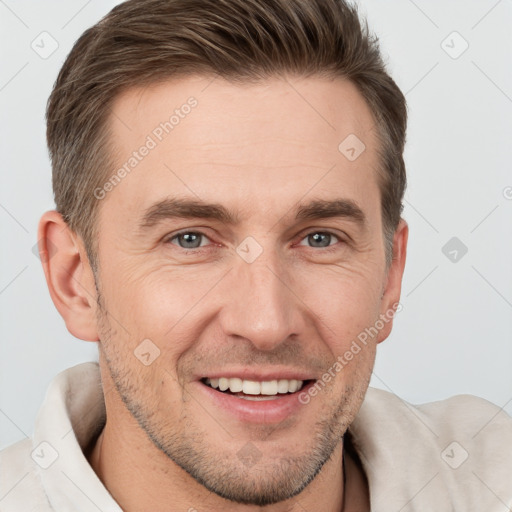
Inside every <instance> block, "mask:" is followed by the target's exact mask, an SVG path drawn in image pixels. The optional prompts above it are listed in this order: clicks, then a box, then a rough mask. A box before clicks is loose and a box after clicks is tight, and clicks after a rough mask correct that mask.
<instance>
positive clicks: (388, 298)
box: [377, 219, 409, 343]
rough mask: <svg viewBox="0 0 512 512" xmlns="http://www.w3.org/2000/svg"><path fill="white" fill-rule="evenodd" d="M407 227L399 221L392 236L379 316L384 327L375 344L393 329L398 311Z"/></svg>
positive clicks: (405, 252)
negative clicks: (394, 317) (391, 252)
mask: <svg viewBox="0 0 512 512" xmlns="http://www.w3.org/2000/svg"><path fill="white" fill-rule="evenodd" d="M408 237H409V226H408V225H407V222H405V220H404V219H400V222H399V224H398V227H397V229H396V231H395V234H394V236H393V259H392V261H391V264H390V265H389V269H388V271H387V279H386V282H385V285H384V288H383V295H382V299H381V307H380V314H381V319H382V320H383V323H384V327H383V328H382V329H380V330H379V334H378V336H377V343H380V342H382V341H384V340H385V339H386V338H387V337H388V336H389V334H390V332H391V329H392V327H393V314H394V313H393V312H396V311H397V310H398V311H400V310H401V308H402V306H401V305H400V304H399V301H400V294H401V291H402V277H403V275H404V268H405V259H406V256H407V239H408Z"/></svg>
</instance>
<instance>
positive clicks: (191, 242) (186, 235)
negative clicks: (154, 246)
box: [166, 231, 209, 249]
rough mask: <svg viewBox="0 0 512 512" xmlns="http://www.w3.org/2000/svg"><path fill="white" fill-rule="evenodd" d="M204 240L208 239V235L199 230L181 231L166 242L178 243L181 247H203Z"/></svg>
mask: <svg viewBox="0 0 512 512" xmlns="http://www.w3.org/2000/svg"><path fill="white" fill-rule="evenodd" d="M204 240H209V239H208V237H207V236H206V235H205V234H203V233H201V232H199V231H183V232H181V233H178V234H176V235H174V236H172V237H171V238H168V239H167V240H166V243H171V244H174V245H178V246H179V247H181V248H182V249H197V248H199V247H203V246H204V245H207V244H204V243H202V242H203V241H204Z"/></svg>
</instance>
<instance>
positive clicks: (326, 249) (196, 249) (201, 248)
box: [164, 230, 345, 254]
mask: <svg viewBox="0 0 512 512" xmlns="http://www.w3.org/2000/svg"><path fill="white" fill-rule="evenodd" d="M187 234H192V235H200V236H202V237H204V238H206V239H208V240H210V238H209V237H208V235H206V234H205V233H203V232H202V231H191V230H187V231H180V232H179V233H176V234H174V235H172V236H171V237H169V238H167V239H165V240H164V243H166V244H169V243H170V244H172V241H173V240H176V239H177V238H178V237H180V236H182V235H187ZM314 234H321V235H330V236H332V237H334V238H336V239H337V240H338V243H345V240H343V239H342V238H341V237H340V236H339V235H337V234H335V233H333V232H331V231H321V230H313V231H309V232H308V233H305V234H304V235H303V236H302V238H301V239H300V241H302V240H304V239H305V238H307V237H308V236H310V235H314ZM172 245H175V246H176V247H177V248H178V249H180V250H182V251H184V252H186V253H190V252H193V253H195V254H202V253H203V252H204V251H206V250H208V247H209V246H199V247H191V248H188V249H187V248H185V247H180V246H179V245H178V244H172ZM337 245H338V244H337V243H335V244H332V245H328V246H327V247H311V246H305V247H309V249H323V251H324V252H332V251H336V250H338V247H337Z"/></svg>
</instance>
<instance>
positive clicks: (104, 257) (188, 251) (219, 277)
mask: <svg viewBox="0 0 512 512" xmlns="http://www.w3.org/2000/svg"><path fill="white" fill-rule="evenodd" d="M190 96H193V97H194V98H196V99H197V102H198V104H197V106H196V107H195V108H194V109H192V111H191V112H190V114H188V115H187V116H185V117H184V118H183V119H180V122H179V124H178V125H177V126H175V128H174V129H173V131H172V132H171V133H170V134H169V135H167V136H166V137H165V138H163V140H162V141H161V142H160V143H159V144H158V145H157V147H156V148H154V149H153V150H151V152H150V153H149V154H148V155H147V156H146V157H145V158H144V159H142V160H141V161H140V162H139V163H138V164H137V166H136V168H134V169H133V170H132V171H131V173H130V174H129V175H127V176H126V177H125V178H124V179H123V180H122V182H121V183H119V184H118V185H116V186H115V187H114V188H113V189H112V190H111V191H109V192H108V194H106V196H105V198H104V199H102V200H101V205H100V209H99V218H98V222H99V224H98V226H99V234H98V247H99V251H98V262H99V273H98V275H97V276H96V283H95V276H94V274H93V272H92V270H91V267H90V265H89V261H88V259H87V257H86V252H85V249H84V246H83V242H82V240H81V238H80V237H79V236H78V235H76V234H75V233H73V232H71V231H70V230H69V228H68V227H67V226H66V224H65V223H64V222H63V220H62V217H61V216H60V215H59V214H58V213H57V212H55V211H51V212H47V213H45V214H44V215H43V217H42V219H41V222H40V226H39V239H40V240H41V246H40V250H41V252H42V253H44V252H45V251H46V252H47V251H48V250H49V247H56V248H57V250H56V251H55V252H54V254H50V256H51V257H49V258H42V261H43V265H44V270H45V275H46V279H47V283H48V287H49V290H50V294H51V296H52V299H53V301H54V303H55V305H56V307H57V309H58V310H59V312H60V314H61V315H62V317H63V318H64V320H65V322H66V325H67V328H68V329H69V331H70V332H71V333H72V334H73V335H75V336H76V337H78V338H80V339H83V340H91V341H99V345H98V346H99V354H100V359H99V362H100V370H101V376H102V385H103V389H104V393H105V404H106V409H107V422H106V425H105V428H104V429H103V431H102V433H101V435H100V436H99V438H98V439H97V441H95V442H94V443H93V445H91V447H89V449H88V450H87V452H86V455H87V457H88V459H89V461H90V463H91V466H92V467H93V469H94V470H95V471H96V473H97V474H98V476H99V477H100V478H101V480H102V481H103V483H104V484H105V486H106V487H107V488H108V489H109V491H110V492H111V494H112V495H113V496H114V498H115V499H116V500H117V501H118V503H119V504H120V506H121V507H122V508H123V510H125V511H128V512H131V511H137V512H144V511H154V510H167V511H174V510H176V511H178V510H180V511H182V510H194V509H195V510H198V511H214V510H225V511H234V510H236V511H242V510H247V511H255V510H262V505H263V504H265V503H267V506H266V507H264V510H265V511H268V512H274V511H276V512H277V511H279V512H284V511H287V512H291V511H299V510H300V511H303V510H325V511H339V510H342V503H343V500H344V499H345V508H344V510H345V511H356V510H359V511H363V510H369V498H368V488H367V482H366V479H365V476H364V473H363V472H362V470H361V468H360V466H359V464H358V461H357V460H354V459H353V458H351V457H349V456H346V460H345V469H346V471H345V473H346V474H345V477H346V481H347V484H346V488H344V486H343V471H342V454H343V437H342V436H343V433H344V432H345V430H346V428H347V427H348V426H349V425H350V423H351V422H352V420H353V418H354V417H355V415H356V414H357V411H358V410H359V408H360V405H361V403H362V400H363V398H364V394H365V392H366V390H367V387H368V383H369V379H370V376H371V372H372V369H373V364H374V359H375V352H376V346H377V344H378V343H380V342H382V341H383V340H384V339H386V338H387V336H388V335H389V332H390V331H391V327H392V322H391V321H390V322H387V323H385V325H384V328H383V329H381V330H380V331H379V333H378V335H377V336H375V337H374V338H373V339H370V340H368V343H367V344H366V346H364V347H362V350H361V351H360V352H359V353H358V354H357V355H356V356H355V357H354V359H353V360H352V361H351V362H350V363H349V364H348V365H346V366H344V368H343V370H342V371H339V372H337V373H336V377H335V378H333V379H331V380H330V382H329V383H328V385H326V386H325V387H324V388H322V390H321V391H320V392H319V393H318V394H317V395H316V396H315V397H313V398H312V399H311V401H310V402H309V403H308V404H307V405H303V406H301V407H299V408H297V410H296V411H294V413H293V414H291V415H290V416H289V417H287V418H286V419H285V420H284V421H281V422H279V423H277V424H266V423H254V422H248V421H242V420H240V419H239V418H237V417H235V416H234V415H232V414H228V413H226V412H225V411H223V410H221V409H220V408H219V407H217V406H216V405H215V404H214V403H213V402H212V401H211V400H209V399H208V396H207V395H206V394H204V393H202V392H200V391H201V390H200V389H199V387H200V386H202V384H199V382H198V379H199V378H200V377H201V376H207V375H208V374H209V373H211V372H215V371H221V372H222V371H223V370H229V369H234V368H236V370H237V371H239V372H241V373H244V372H246V371H250V370H256V371H260V370H262V369H269V368H271V369H276V370H282V369H292V370H300V371H303V372H307V373H308V375H311V376H313V377H314V378H316V379H321V378H322V375H323V374H324V373H325V372H326V371H328V369H329V368H332V365H333V363H334V362H335V361H336V358H337V357H338V356H339V355H342V354H344V353H345V352H346V350H348V349H349V347H350V345H351V343H352V341H353V340H355V339H356V338H357V335H358V334H359V333H361V332H362V331H364V329H365V328H366V327H369V326H373V325H374V324H375V322H376V321H377V320H378V319H379V315H381V314H385V313H386V312H388V311H389V310H391V309H392V308H393V305H396V303H397V302H398V301H399V298H400V289H401V281H402V275H403V270H404V265H405V258H406V246H407V236H408V227H407V224H406V223H405V221H403V220H402V221H401V222H400V225H399V226H398V229H397V230H396V233H395V235H394V239H393V260H392V262H391V264H390V265H389V266H387V265H386V258H385V248H384V247H385V245H384V238H383V229H382V218H381V205H380V193H379V187H378V178H377V169H378V165H379V160H378V154H377V150H378V141H377V138H376V131H375V130H376V129H375V125H374V121H373V118H372V114H371V112H370V110H369V108H368V106H367V105H366V103H365V101H364V99H363V98H362V96H361V95H360V94H359V92H358V91H357V90H356V88H355V87H354V86H353V85H352V84H351V83H349V82H347V81H345V80H343V79H335V80H327V79H324V78H319V77H310V78H307V79H299V78H296V77H287V78H286V79H283V78H277V77H276V78H271V79H270V78H269V79H267V80H265V82H264V83H260V84H250V85H249V84H246V85H241V84H236V85H235V84H232V83H229V82H227V81H225V80H223V79H220V78H216V79H215V80H213V79H212V78H211V77H204V76H190V77H186V78H180V79H176V80H173V81H169V82H165V83H161V84H158V85H153V86H150V87H146V88H138V89H130V90H128V91H125V92H124V93H123V94H122V95H120V96H119V97H118V98H117V99H116V101H115V103H114V105H113V115H112V117H111V119H110V128H111V134H112V143H113V147H114V149H115V152H114V154H115V158H116V164H117V165H118V166H119V167H120V166H122V165H123V164H124V162H126V160H127V159H128V158H129V156H130V155H131V154H132V152H133V151H134V150H137V149H138V148H139V147H140V146H141V145H142V144H144V141H145V140H146V137H147V136H148V135H149V134H151V133H152V131H153V130H154V129H155V127H156V126H158V125H159V124H160V123H161V122H162V121H164V120H166V119H168V118H169V115H170V114H172V112H173V111H174V110H175V109H176V108H179V107H180V105H183V104H184V103H186V101H187V99H188V98H189V97H190ZM349 134H356V135H357V137H358V138H359V139H360V140H361V141H363V142H364V144H365V146H366V149H365V151H364V152H363V153H362V154H361V155H360V156H359V157H358V158H357V159H356V160H354V161H349V160H348V159H347V158H346V157H345V156H344V155H343V154H342V153H341V152H340V151H339V150H338V145H339V144H340V142H341V141H343V140H344V139H345V138H346V137H347V136H348V135H349ZM116 169H117V167H116ZM114 171H115V169H114V170H113V172H114ZM171 196H172V197H179V198H188V199H195V200H200V201H203V202H208V203H216V204H220V205H223V206H224V207H226V208H228V209H229V210H230V211H232V212H236V214H237V215H238V217H239V219H238V221H239V222H238V223H236V224H229V223H226V222H223V221H219V220H215V219H209V218H206V219H205V218H167V219H164V220H162V221H161V222H159V223H157V224H155V225H154V226H152V227H151V228H149V229H145V230H141V229H140V228H139V225H140V222H141V219H142V217H143V215H144V213H145V212H147V210H148V208H149V207H150V206H151V205H153V204H154V203H156V202H158V201H161V200H162V199H165V198H168V197H171ZM338 198H344V199H348V200H351V201H353V202H354V203H355V204H356V205H357V206H358V207H359V208H360V209H361V210H362V212H363V213H364V216H365V218H366V222H365V224H364V226H362V225H360V224H359V223H358V222H356V221H354V220H353V219H352V218H346V217H331V218H322V219H309V220H308V219H305V220H301V221H297V220H296V219H295V208H296V207H297V204H298V203H299V202H300V203H301V204H303V203H307V202H309V201H311V200H314V199H317V200H332V199H338ZM184 231H185V232H186V231H188V232H194V233H197V232H200V233H202V234H204V235H205V237H204V238H201V237H198V238H197V239H198V240H200V241H201V242H200V243H201V246H200V247H199V248H190V247H191V246H190V245H189V246H188V247H189V248H183V247H180V243H181V244H182V245H184V244H183V242H184V240H183V237H182V238H177V237H176V236H175V235H176V233H178V232H180V233H183V232H184ZM325 232H328V233H331V234H332V237H331V238H329V236H327V237H325V236H323V237H322V236H321V237H320V238H321V240H323V241H324V242H325V241H326V240H327V245H328V246H324V245H323V244H320V245H319V244H318V242H315V239H314V238H313V237H310V236H308V235H313V234H315V233H320V234H321V233H325ZM249 236H250V237H252V238H253V239H254V240H256V241H257V243H258V244H259V246H260V247H261V249H262V253H261V254H260V255H259V256H258V257H257V258H256V259H255V260H254V261H253V262H252V263H248V262H247V261H245V260H244V259H243V258H242V257H240V255H239V254H238V253H237V251H236V249H237V247H239V246H240V244H241V242H242V241H244V239H246V237H249ZM184 246H185V247H187V246H186V245H184ZM98 292H99V293H100V296H98ZM145 339H150V340H151V343H153V344H154V346H156V347H158V349H159V351H160V353H159V356H158V357H157V358H156V359H154V361H152V362H151V364H149V365H147V366H146V365H144V364H142V363H141V361H140V360H139V359H137V357H135V356H134V350H136V349H137V346H138V345H139V344H140V343H141V342H142V340H145ZM248 443H251V446H254V447H256V449H257V453H259V459H258V460H257V462H256V463H255V464H254V465H251V466H248V465H247V464H246V463H245V462H244V461H243V460H242V459H241V457H240V456H239V452H240V450H242V449H243V448H244V447H245V446H246V445H247V444H248ZM345 451H346V450H345ZM183 468H185V470H184V469H183ZM318 472H319V473H318ZM190 473H191V474H192V475H193V476H191V474H190ZM316 473H318V474H316ZM315 475H316V476H315ZM200 481H201V482H202V483H200ZM223 496H224V497H223ZM226 498H229V499H226ZM242 498H244V499H245V500H246V501H251V502H252V503H245V504H242V503H240V501H241V499H242ZM237 501H238V502H237ZM271 502H274V503H271ZM268 503H271V504H268Z"/></svg>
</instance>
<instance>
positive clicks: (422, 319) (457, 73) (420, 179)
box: [0, 0, 512, 448]
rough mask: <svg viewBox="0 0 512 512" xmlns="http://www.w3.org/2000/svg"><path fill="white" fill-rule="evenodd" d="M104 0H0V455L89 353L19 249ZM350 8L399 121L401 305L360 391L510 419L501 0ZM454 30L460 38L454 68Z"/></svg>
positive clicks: (510, 101)
mask: <svg viewBox="0 0 512 512" xmlns="http://www.w3.org/2000/svg"><path fill="white" fill-rule="evenodd" d="M117 3H118V2H116V1H105V0H102V1H101V2H100V1H98V0H89V1H69V0H60V1H59V0H51V1H49V0H48V1H44V2H41V1H39V2H36V1H34V0H33V1H17V2H15V1H14V0H0V38H1V44H0V109H1V113H2V118H1V123H0V130H1V136H0V155H1V164H0V167H1V172H2V186H1V187H0V223H1V244H0V247H1V265H0V269H1V274H0V315H1V332H0V344H1V345H0V448H2V447H4V446H7V445H9V444H11V443H13V442H15V441H17V440H19V439H22V438H23V437H25V436H26V435H30V434H31V432H32V427H33V422H34V418H35V415H36V412H37V409H38V408H39V406H40V404H41V401H42V399H43V397H44V393H45V390H46V387H47V385H48V383H49V382H50V380H51V379H52V377H54V376H55V374H56V373H58V372H59V371H61V370H63V369H65V368H67V367H69V366H72V365H75V364H78V363H80V362H82V361H87V360H94V359H97V347H96V344H94V343H87V342H83V341H79V340H77V339H75V338H74V337H72V336H71V335H70V334H69V333H68V332H67V330H66V328H65V325H64V323H63V321H62V319H61V318H60V316H59V315H58V313H57V311H56V310H55V308H54V306H53V303H52V302H51V299H50V296H49V294H48V291H47V288H46V284H45V281H44V276H43V272H42V268H41V265H40V262H39V260H38V258H37V257H36V256H35V255H34V253H33V252H32V251H33V247H34V245H35V243H36V229H37V222H38V220H39V217H40V215H41V213H42V212H43V211H45V210H47V209H51V208H53V199H52V192H51V172H50V164H49V160H48V156H47V152H46V146H45V125H44V109H45V105H46V100H47V98H48V95H49V93H50V90H51V87H52V84H53V82H54V80H55V78H56V76H57V73H58V70H59V69H60V67H61V65H62V63H63V61H64V59H65V57H66V55H67V53H68V52H69V50H70V49H71V46H72V44H73V42H74V41H75V40H76V39H77V38H78V36H79V35H80V34H81V33H82V32H83V31H84V30H85V29H86V28H87V27H89V26H90V25H92V24H93V23H95V22H96V21H97V20H98V19H99V18H100V17H101V16H103V15H104V14H105V13H106V12H107V11H108V10H110V8H111V7H113V6H114V5H115V4H117ZM359 3H360V6H361V11H362V12H363V13H367V15H368V20H369V24H370V26H371V27H372V29H373V30H374V31H375V32H376V33H377V34H378V35H379V37H380V41H381V45H382V49H383V53H384V55H385V57H386V60H387V62H388V65H389V69H390V72H391V74H392V76H393V77H394V78H395V80H396V81H397V83H398V85H399V86H400V87H401V88H402V90H403V91H404V93H405V94H406V97H407V100H408V104H409V113H410V124H409V132H408V144H407V150H406V163H407V167H408V173H409V188H408V191H407V193H406V197H405V205H406V207H405V212H404V217H405V219H406V220H407V221H408V223H409V226H410V241H409V253H408V261H407V265H406V271H405V277H404V282H403V295H402V304H403V307H404V309H403V311H402V312H401V313H400V314H399V315H398V316H397V318H396V322H395V327H394V331H393V333H392V335H391V336H390V337H389V338H388V340H386V341H385V342H384V343H383V344H381V345H380V346H379V349H378V354H377V364H376V367H375V372H374V376H373V380H372V385H373V386H376V387H380V388H383V389H387V390H390V391H393V392H394V393H396V394H398V395H399V396H401V397H402V398H404V399H405V400H407V401H409V402H413V403H420V402H426V401H433V400H439V399H442V398H445V397H447V396H450V395H453V394H459V393H471V394H474V395H478V396H481V397H484V398H487V399H488V400H491V401H492V402H494V403H496V404H498V405H499V406H500V407H504V408H505V410H507V411H508V412H509V413H512V371H511V366H512V365H511V363H512V172H511V161H512V68H511V63H512V59H511V53H512V52H511V50H512V39H511V30H510V27H512V2H511V1H510V0H500V1H496V0H478V1H476V0H474V1H467V0H457V1H454V0H450V1H446V0H428V1H427V0H416V1H414V2H413V1H412V0H393V1H386V2H383V1H382V0H364V1H361V2H359ZM43 31H46V32H48V33H49V34H51V37H52V38H54V39H55V40H56V41H57V43H58V49H57V50H56V51H55V52H54V53H53V54H52V55H50V56H49V57H48V58H46V59H43V58H41V57H40V56H39V55H38V54H37V53H36V52H35V51H34V50H33V49H32V47H31V43H32V42H33V41H35V43H34V44H39V46H40V47H41V46H43V44H44V47H45V48H46V50H48V49H50V48H51V46H50V40H49V39H48V36H40V34H41V33H42V32H43ZM454 31H456V32H458V33H459V34H460V36H461V37H462V38H463V39H464V40H465V41H467V43H468V44H469V47H468V49H467V50H466V51H465V52H464V53H462V54H461V55H460V56H458V58H453V56H456V55H457V54H458V53H459V52H460V51H461V50H462V49H463V47H464V46H463V44H464V41H463V40H462V39H461V38H460V37H459V36H457V35H453V34H452V33H453V32H454ZM41 38H46V39H45V40H42V39H41ZM443 41H445V42H444V43H443ZM445 50H447V51H448V52H450V53H451V54H452V56H450V55H449V54H448V53H447V51H445ZM452 237H457V238H458V239H459V240H460V241H461V242H462V243H464V245H465V246H466V247H467V248H468V252H467V254H465V255H464V256H463V257H460V255H461V253H460V252H459V259H458V261H457V262H452V261H450V259H449V258H448V257H447V256H445V254H443V252H442V248H443V246H444V245H445V244H446V243H447V242H448V241H449V240H450V239H451V238H452Z"/></svg>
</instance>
